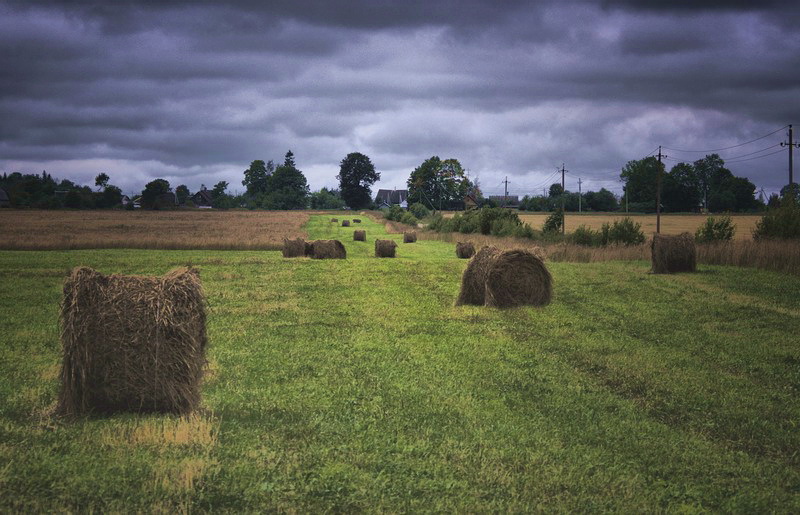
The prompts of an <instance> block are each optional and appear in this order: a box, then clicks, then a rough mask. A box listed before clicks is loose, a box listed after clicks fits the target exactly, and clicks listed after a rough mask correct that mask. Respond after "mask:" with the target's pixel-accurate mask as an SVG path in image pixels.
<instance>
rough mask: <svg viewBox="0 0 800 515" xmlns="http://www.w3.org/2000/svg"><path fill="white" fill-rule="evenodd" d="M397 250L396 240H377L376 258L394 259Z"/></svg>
mask: <svg viewBox="0 0 800 515" xmlns="http://www.w3.org/2000/svg"><path fill="white" fill-rule="evenodd" d="M396 248H397V243H396V242H395V241H394V240H375V257H379V258H393V257H394V252H395V249H396Z"/></svg>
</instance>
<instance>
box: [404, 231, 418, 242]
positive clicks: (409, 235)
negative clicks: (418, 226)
mask: <svg viewBox="0 0 800 515" xmlns="http://www.w3.org/2000/svg"><path fill="white" fill-rule="evenodd" d="M416 241H417V233H416V232H414V231H411V232H404V233H403V243H416Z"/></svg>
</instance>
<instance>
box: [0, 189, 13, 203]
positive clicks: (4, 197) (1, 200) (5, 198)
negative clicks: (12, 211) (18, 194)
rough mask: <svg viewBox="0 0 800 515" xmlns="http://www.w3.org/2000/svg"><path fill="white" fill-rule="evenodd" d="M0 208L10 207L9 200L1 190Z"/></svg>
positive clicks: (6, 194) (4, 191)
mask: <svg viewBox="0 0 800 515" xmlns="http://www.w3.org/2000/svg"><path fill="white" fill-rule="evenodd" d="M0 207H11V199H9V198H8V193H6V190H4V189H3V188H0Z"/></svg>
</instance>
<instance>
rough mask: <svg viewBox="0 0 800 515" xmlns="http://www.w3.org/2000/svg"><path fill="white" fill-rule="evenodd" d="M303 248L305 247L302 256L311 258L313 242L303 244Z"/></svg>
mask: <svg viewBox="0 0 800 515" xmlns="http://www.w3.org/2000/svg"><path fill="white" fill-rule="evenodd" d="M304 247H305V249H304V251H303V254H304V255H305V256H306V257H311V256H312V255H314V242H313V241H307V242H305V245H304Z"/></svg>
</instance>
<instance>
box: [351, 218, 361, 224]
mask: <svg viewBox="0 0 800 515" xmlns="http://www.w3.org/2000/svg"><path fill="white" fill-rule="evenodd" d="M353 223H354V224H360V223H361V219H360V218H353Z"/></svg>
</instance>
